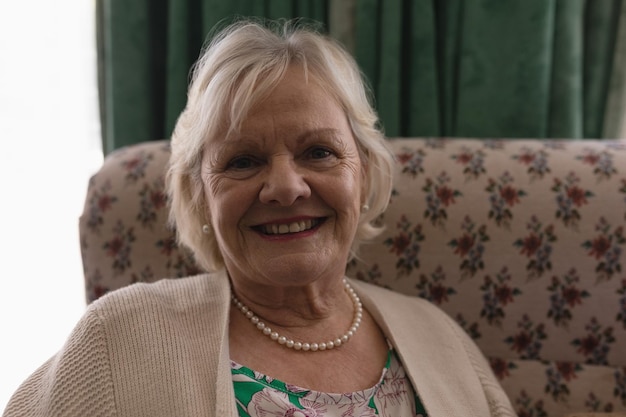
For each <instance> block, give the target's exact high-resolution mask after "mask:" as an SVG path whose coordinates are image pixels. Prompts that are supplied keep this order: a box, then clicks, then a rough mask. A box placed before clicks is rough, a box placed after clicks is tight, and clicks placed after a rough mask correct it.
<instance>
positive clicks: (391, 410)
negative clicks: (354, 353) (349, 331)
mask: <svg viewBox="0 0 626 417" xmlns="http://www.w3.org/2000/svg"><path fill="white" fill-rule="evenodd" d="M231 373H232V377H233V385H234V388H235V397H236V400H237V410H238V412H239V416H240V417H269V416H272V417H340V416H341V417H374V416H385V417H396V416H397V417H403V416H406V417H425V416H426V411H425V409H424V406H423V405H422V403H421V401H420V400H419V398H418V397H417V395H415V393H414V390H413V388H412V386H411V383H410V382H409V379H408V378H407V376H406V374H405V372H404V368H403V367H402V365H401V364H400V361H399V360H398V358H397V357H396V354H395V353H394V351H393V350H390V351H389V354H388V357H387V363H386V364H385V368H384V369H383V371H382V375H381V378H380V380H379V382H378V383H377V384H376V385H375V386H374V387H372V388H369V389H366V390H363V391H357V392H352V393H339V394H331V393H323V392H317V391H312V390H308V389H305V388H301V387H297V386H295V385H291V384H287V383H285V382H282V381H279V380H277V379H274V378H272V377H270V376H267V375H263V374H261V373H259V372H255V371H253V370H252V369H250V368H247V367H245V366H243V365H240V364H238V363H236V362H233V361H231Z"/></svg>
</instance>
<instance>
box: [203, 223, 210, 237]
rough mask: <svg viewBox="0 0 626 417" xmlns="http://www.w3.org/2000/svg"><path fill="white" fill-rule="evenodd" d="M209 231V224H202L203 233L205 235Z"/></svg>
mask: <svg viewBox="0 0 626 417" xmlns="http://www.w3.org/2000/svg"><path fill="white" fill-rule="evenodd" d="M209 232H211V226H209V225H208V224H205V225H203V226H202V233H204V234H205V235H208V234H209Z"/></svg>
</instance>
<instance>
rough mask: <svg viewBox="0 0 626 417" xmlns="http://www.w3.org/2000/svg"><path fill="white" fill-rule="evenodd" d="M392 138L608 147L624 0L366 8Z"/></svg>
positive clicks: (365, 48) (376, 1)
mask: <svg viewBox="0 0 626 417" xmlns="http://www.w3.org/2000/svg"><path fill="white" fill-rule="evenodd" d="M354 6H355V8H356V12H355V18H354V36H355V50H354V53H355V56H356V58H357V61H358V62H359V64H360V65H361V67H362V69H363V71H364V73H365V74H366V75H367V77H368V78H369V80H370V82H371V84H372V89H373V90H374V93H375V96H376V99H377V108H378V111H379V114H380V117H381V119H382V121H383V124H384V128H385V132H386V134H387V136H390V137H395V136H452V137H455V136H456V137H458V136H467V137H482V138H485V137H519V138H524V137H526V138H602V137H603V123H604V115H605V106H606V103H607V99H608V96H609V85H610V82H611V77H612V75H613V76H614V77H618V76H619V77H622V79H623V76H624V74H623V71H622V74H612V68H613V66H614V65H613V64H614V62H613V57H614V55H615V44H616V39H617V33H618V26H619V25H618V22H619V15H620V10H621V8H622V7H623V6H622V1H621V0H587V1H585V0H523V1H522V0H358V1H354Z"/></svg>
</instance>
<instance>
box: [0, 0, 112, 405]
mask: <svg viewBox="0 0 626 417" xmlns="http://www.w3.org/2000/svg"><path fill="white" fill-rule="evenodd" d="M94 22H95V19H94V2H93V0H91V1H90V0H55V1H50V0H28V1H8V0H0V191H1V193H2V194H1V195H2V197H0V222H1V226H0V411H2V410H3V409H4V407H5V405H6V403H7V402H8V400H9V397H10V395H11V394H12V393H13V392H14V391H15V389H16V388H17V387H18V385H19V384H20V383H21V382H22V381H23V380H24V379H25V378H26V377H27V376H28V375H29V374H30V373H32V372H33V371H34V370H35V369H36V368H37V367H38V366H39V365H40V364H41V363H43V362H44V361H45V360H46V359H47V358H48V357H50V356H51V355H52V354H54V352H55V351H56V350H58V349H59V348H60V347H61V345H62V344H63V342H64V340H65V338H66V337H67V335H68V334H69V332H70V330H71V329H72V328H73V326H74V324H75V323H76V321H77V320H78V319H79V318H80V316H81V315H82V313H83V311H84V309H85V301H84V299H85V297H84V290H83V282H82V266H81V263H80V252H79V239H78V227H77V220H78V216H79V213H80V212H81V210H82V205H83V200H84V196H85V191H86V186H87V181H88V177H89V175H90V174H91V173H93V172H94V171H95V169H97V167H98V166H99V165H100V163H101V162H102V153H101V150H100V141H99V140H100V139H99V135H100V131H99V129H100V128H99V122H98V113H97V87H96V70H95V68H96V66H95V65H96V64H95V63H96V61H95V60H96V56H95V34H94V30H95V29H94ZM0 414H1V413H0Z"/></svg>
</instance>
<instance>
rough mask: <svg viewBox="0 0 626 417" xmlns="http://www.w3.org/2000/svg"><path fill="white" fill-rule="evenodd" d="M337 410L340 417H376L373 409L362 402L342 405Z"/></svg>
mask: <svg viewBox="0 0 626 417" xmlns="http://www.w3.org/2000/svg"><path fill="white" fill-rule="evenodd" d="M337 410H338V411H339V412H341V414H340V416H341V417H376V415H377V414H376V411H375V410H374V409H373V408H371V407H370V406H368V405H367V403H363V402H359V403H349V404H344V405H341V406H339V407H338V408H337ZM378 415H383V414H378ZM411 417H413V416H411Z"/></svg>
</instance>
